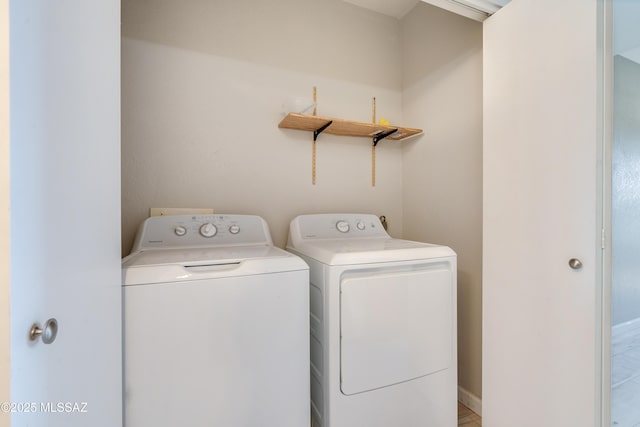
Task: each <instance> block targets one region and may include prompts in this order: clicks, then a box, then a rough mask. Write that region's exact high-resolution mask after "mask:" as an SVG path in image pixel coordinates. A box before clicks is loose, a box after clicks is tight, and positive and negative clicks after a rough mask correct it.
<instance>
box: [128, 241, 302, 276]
mask: <svg viewBox="0 0 640 427" xmlns="http://www.w3.org/2000/svg"><path fill="white" fill-rule="evenodd" d="M308 268H309V267H308V266H307V264H305V262H304V261H302V260H301V259H300V258H298V257H297V256H295V255H292V254H290V253H288V252H285V251H283V250H282V249H279V248H276V247H273V246H265V245H260V246H231V247H210V248H206V247H204V248H187V249H157V250H147V251H140V252H137V253H134V254H132V255H129V256H128V257H126V258H125V259H124V260H123V261H122V283H123V285H124V286H127V285H143V284H152V283H164V282H176V281H187V280H202V279H211V278H220V277H231V276H248V275H254V274H265V273H279V272H286V271H297V270H307V269H308Z"/></svg>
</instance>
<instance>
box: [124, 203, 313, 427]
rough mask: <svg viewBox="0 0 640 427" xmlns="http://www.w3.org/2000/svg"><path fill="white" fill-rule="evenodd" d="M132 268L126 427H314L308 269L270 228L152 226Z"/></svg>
mask: <svg viewBox="0 0 640 427" xmlns="http://www.w3.org/2000/svg"><path fill="white" fill-rule="evenodd" d="M122 267H123V307H124V308H123V310H124V384H125V385H124V387H125V390H124V395H125V397H124V399H125V405H124V406H125V417H124V418H125V426H126V427H176V426H189V427H204V426H207V427H210V426H220V427H257V426H266V427H301V426H308V425H309V411H310V409H309V302H308V301H309V291H308V281H309V273H308V266H307V265H306V264H305V263H304V262H303V261H302V260H301V259H300V258H298V257H297V256H295V255H292V254H290V253H288V252H286V251H284V250H281V249H278V248H276V247H274V246H273V243H272V240H271V236H270V234H269V229H268V226H267V224H266V222H265V221H264V220H263V219H262V218H260V217H258V216H246V215H196V216H191V215H180V216H161V217H154V218H149V219H147V220H146V221H145V222H144V224H143V225H142V226H141V228H140V230H139V232H138V235H137V237H136V242H135V244H134V250H133V252H132V254H131V255H129V256H128V257H126V258H125V259H124V260H123V265H122Z"/></svg>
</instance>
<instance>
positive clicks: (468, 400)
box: [458, 386, 482, 416]
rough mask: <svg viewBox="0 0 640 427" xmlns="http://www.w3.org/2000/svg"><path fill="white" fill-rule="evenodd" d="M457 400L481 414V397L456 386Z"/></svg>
mask: <svg viewBox="0 0 640 427" xmlns="http://www.w3.org/2000/svg"><path fill="white" fill-rule="evenodd" d="M458 401H459V402H460V403H462V404H463V405H464V406H466V407H467V408H469V409H471V410H472V411H473V412H475V413H476V414H478V415H480V416H482V399H480V398H479V397H478V396H476V395H475V394H473V393H471V392H469V391H467V390H465V389H463V388H462V387H460V386H458Z"/></svg>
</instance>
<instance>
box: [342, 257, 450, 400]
mask: <svg viewBox="0 0 640 427" xmlns="http://www.w3.org/2000/svg"><path fill="white" fill-rule="evenodd" d="M454 265H455V264H454ZM415 268H416V266H413V269H412V270H411V271H395V272H393V271H389V270H387V271H385V270H377V271H372V270H368V272H366V273H365V272H363V271H360V272H352V273H346V274H345V275H343V278H342V280H341V284H340V289H341V304H340V314H341V316H340V327H341V345H340V365H341V366H340V370H341V372H340V374H341V375H340V376H341V390H342V393H344V394H346V395H352V394H356V393H362V392H365V391H369V390H373V389H377V388H381V387H386V386H389V385H393V384H397V383H400V382H403V381H408V380H412V379H414V378H418V377H422V376H425V375H429V374H431V373H434V372H437V371H440V370H442V369H446V368H448V367H449V366H450V365H451V361H452V360H453V354H452V353H453V350H452V349H453V338H454V337H455V334H454V330H453V328H454V324H455V323H454V313H455V308H454V306H453V304H454V301H455V297H454V292H455V281H454V278H455V273H454V272H453V271H452V265H451V264H450V263H448V262H447V263H438V264H431V265H424V266H421V268H420V269H418V270H416V269H415Z"/></svg>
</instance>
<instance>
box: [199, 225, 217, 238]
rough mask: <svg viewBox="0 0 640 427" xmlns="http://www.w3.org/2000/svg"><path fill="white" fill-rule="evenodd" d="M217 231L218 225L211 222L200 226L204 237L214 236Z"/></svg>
mask: <svg viewBox="0 0 640 427" xmlns="http://www.w3.org/2000/svg"><path fill="white" fill-rule="evenodd" d="M217 232H218V229H217V228H216V226H215V225H213V224H211V223H210V222H207V223H206V224H202V226H201V227H200V234H201V235H202V237H213V236H215V235H216V233H217Z"/></svg>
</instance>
